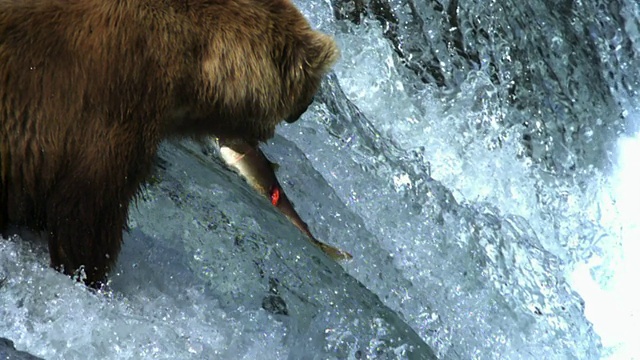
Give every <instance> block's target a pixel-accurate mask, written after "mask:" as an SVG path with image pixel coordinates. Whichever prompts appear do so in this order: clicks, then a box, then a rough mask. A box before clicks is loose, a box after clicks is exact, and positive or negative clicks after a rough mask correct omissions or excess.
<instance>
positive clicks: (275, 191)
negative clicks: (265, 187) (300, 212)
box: [269, 185, 280, 206]
mask: <svg viewBox="0 0 640 360" xmlns="http://www.w3.org/2000/svg"><path fill="white" fill-rule="evenodd" d="M269 195H270V196H269V197H270V199H271V204H273V206H278V203H279V202H280V187H279V186H278V185H273V186H272V187H271V190H270V191H269Z"/></svg>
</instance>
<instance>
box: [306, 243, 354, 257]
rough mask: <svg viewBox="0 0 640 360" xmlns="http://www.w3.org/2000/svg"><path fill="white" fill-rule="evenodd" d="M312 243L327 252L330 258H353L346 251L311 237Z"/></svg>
mask: <svg viewBox="0 0 640 360" xmlns="http://www.w3.org/2000/svg"><path fill="white" fill-rule="evenodd" d="M312 243H313V245H315V246H317V247H318V248H319V249H320V250H322V251H323V252H324V253H325V254H327V255H328V256H329V257H330V258H332V259H333V260H335V261H339V260H351V259H353V256H352V255H351V254H349V253H348V252H346V251H343V250H340V249H338V248H336V247H333V246H331V245H327V244H325V243H323V242H320V241H318V240H316V239H312Z"/></svg>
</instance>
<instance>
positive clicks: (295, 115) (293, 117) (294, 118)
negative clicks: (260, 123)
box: [284, 97, 314, 124]
mask: <svg viewBox="0 0 640 360" xmlns="http://www.w3.org/2000/svg"><path fill="white" fill-rule="evenodd" d="M313 100H314V98H313V97H312V98H311V100H310V101H309V103H308V104H307V105H305V106H303V107H302V108H301V109H300V110H298V111H297V112H295V113H293V114H291V115H289V117H288V118H286V119H284V121H286V122H287V123H289V124H293V123H294V122H296V121H298V119H300V117H301V116H302V114H304V113H305V112H307V109H309V106H311V104H312V103H313Z"/></svg>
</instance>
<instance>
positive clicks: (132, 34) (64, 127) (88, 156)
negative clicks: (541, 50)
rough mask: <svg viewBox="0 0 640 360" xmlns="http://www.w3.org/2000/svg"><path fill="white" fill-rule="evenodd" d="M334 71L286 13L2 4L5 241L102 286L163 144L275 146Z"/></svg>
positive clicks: (158, 3) (134, 3)
mask: <svg viewBox="0 0 640 360" xmlns="http://www.w3.org/2000/svg"><path fill="white" fill-rule="evenodd" d="M336 58H337V49H336V46H335V44H334V42H333V41H332V40H331V39H330V38H328V37H327V36H326V35H323V34H320V33H318V32H315V31H313V30H311V29H310V27H309V25H308V23H307V21H306V20H305V19H304V18H303V16H302V15H301V14H300V12H299V11H298V10H297V9H296V8H295V7H294V6H293V5H292V4H291V3H290V1H289V0H208V1H207V0H188V2H187V1H185V0H176V1H173V0H109V1H104V0H0V230H2V231H4V230H5V229H6V227H7V226H8V225H9V224H15V225H19V226H27V227H30V228H32V229H35V230H39V231H44V233H45V235H46V237H47V238H48V242H49V252H50V256H51V264H52V266H54V267H56V268H62V269H63V271H64V272H65V273H67V274H73V273H74V272H75V271H76V270H77V269H79V268H80V267H81V266H84V270H85V273H86V276H87V279H86V280H85V281H86V282H87V283H88V284H92V285H96V284H98V283H99V282H100V281H102V280H103V279H104V277H105V275H106V273H107V272H108V271H109V269H110V268H111V266H112V265H113V264H114V262H115V261H116V257H117V255H118V252H119V250H120V245H121V241H122V229H123V227H124V226H125V225H126V221H127V211H128V207H129V204H130V202H131V200H132V199H133V197H134V196H135V194H136V193H137V191H138V189H139V187H140V185H141V184H142V183H143V181H144V180H145V179H146V178H147V177H148V176H149V173H150V171H151V167H152V165H151V164H152V161H153V157H154V156H155V153H156V150H157V147H158V145H159V143H160V142H161V141H163V140H164V139H166V138H168V137H185V136H196V137H198V136H205V135H216V136H222V137H226V138H242V139H244V140H245V141H248V142H250V143H254V144H255V143H257V142H259V141H263V140H266V139H267V138H269V137H271V136H272V135H273V132H274V128H275V126H276V124H278V123H279V122H280V121H281V120H282V119H285V118H288V117H291V116H293V117H297V116H299V115H300V113H302V112H303V111H304V109H306V106H307V105H308V104H309V102H310V101H311V99H312V97H313V95H314V94H315V92H316V91H317V87H318V85H319V82H320V79H321V77H322V76H323V75H324V74H325V73H326V71H328V68H329V67H330V66H331V65H332V64H333V62H334V61H335V60H336Z"/></svg>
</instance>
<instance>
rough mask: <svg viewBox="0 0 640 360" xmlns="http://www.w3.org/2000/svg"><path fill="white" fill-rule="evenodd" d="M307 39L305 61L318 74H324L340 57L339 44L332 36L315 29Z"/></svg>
mask: <svg viewBox="0 0 640 360" xmlns="http://www.w3.org/2000/svg"><path fill="white" fill-rule="evenodd" d="M307 41H308V42H307V51H306V53H305V56H306V59H305V62H306V64H307V65H308V66H309V68H310V69H313V71H314V72H315V74H316V75H319V76H322V75H324V74H325V73H327V71H329V69H330V68H331V66H333V64H335V62H336V61H337V60H338V58H339V57H340V51H339V50H338V46H337V45H336V43H335V41H333V39H332V38H331V37H330V36H328V35H325V34H323V33H320V32H315V31H314V32H312V33H311V34H310V36H309V39H308V40H307Z"/></svg>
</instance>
